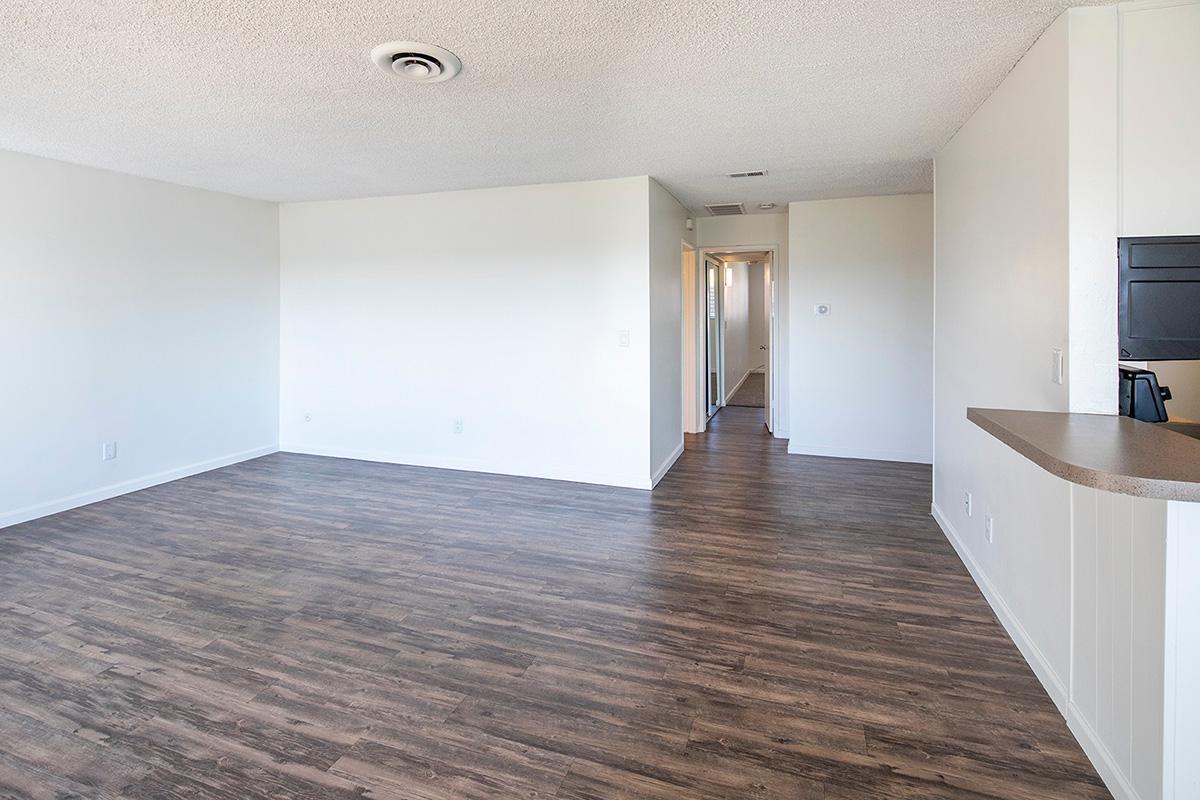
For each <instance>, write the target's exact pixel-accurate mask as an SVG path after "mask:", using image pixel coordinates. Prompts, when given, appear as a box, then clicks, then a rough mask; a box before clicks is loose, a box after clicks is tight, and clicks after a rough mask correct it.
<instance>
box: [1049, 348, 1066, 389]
mask: <svg viewBox="0 0 1200 800" xmlns="http://www.w3.org/2000/svg"><path fill="white" fill-rule="evenodd" d="M1065 372H1066V367H1065V366H1064V364H1063V351H1062V348H1061V347H1052V348H1050V382H1051V383H1056V384H1058V385H1059V386H1062V383H1063V376H1064V373H1065Z"/></svg>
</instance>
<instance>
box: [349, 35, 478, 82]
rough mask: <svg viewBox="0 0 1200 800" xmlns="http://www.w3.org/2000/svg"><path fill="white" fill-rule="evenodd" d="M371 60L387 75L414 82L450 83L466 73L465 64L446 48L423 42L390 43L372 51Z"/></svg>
mask: <svg viewBox="0 0 1200 800" xmlns="http://www.w3.org/2000/svg"><path fill="white" fill-rule="evenodd" d="M371 60H372V61H374V62H375V64H376V65H377V66H378V67H379V68H380V69H381V70H383V71H384V72H387V73H390V74H392V75H399V76H400V77H401V78H404V79H405V80H409V81H412V82H413V83H440V82H441V81H448V80H450V79H451V78H453V77H454V76H455V75H457V74H458V73H459V71H460V70H462V61H460V60H459V59H458V56H456V55H454V53H451V52H450V51H449V50H447V49H445V48H444V47H438V46H437V45H433V44H422V43H421V42H387V43H386V44H381V45H379V47H376V48H375V49H374V50H372V51H371Z"/></svg>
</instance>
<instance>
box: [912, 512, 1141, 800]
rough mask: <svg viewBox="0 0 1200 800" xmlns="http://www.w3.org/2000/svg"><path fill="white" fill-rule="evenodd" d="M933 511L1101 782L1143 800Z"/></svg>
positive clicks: (1120, 796)
mask: <svg viewBox="0 0 1200 800" xmlns="http://www.w3.org/2000/svg"><path fill="white" fill-rule="evenodd" d="M931 511H932V513H933V519H934V521H935V522H937V524H938V527H940V528H941V529H942V533H943V534H945V536H946V539H947V540H948V541H949V542H950V544H951V546H952V547H953V548H954V550H955V552H956V553H958V557H959V559H960V560H961V561H962V563H963V565H964V566H965V567H966V568H967V572H969V573H971V577H972V578H973V579H974V580H975V585H976V586H978V587H979V591H980V592H982V593H983V596H984V599H986V600H987V601H988V605H990V606H991V607H992V611H993V612H994V613H995V614H996V617H997V618H998V619H999V620H1000V624H1001V625H1003V626H1004V630H1005V631H1006V632H1007V633H1008V636H1009V638H1010V639H1012V641H1013V644H1015V645H1016V646H1017V649H1018V650H1020V651H1021V655H1022V657H1024V659H1025V662H1026V663H1027V664H1029V667H1030V669H1032V670H1033V674H1034V675H1036V676H1037V679H1038V681H1040V682H1041V684H1042V687H1043V688H1044V689H1045V690H1046V693H1047V694H1048V695H1050V699H1051V700H1052V701H1054V705H1055V706H1056V707H1057V708H1058V713H1060V714H1062V716H1063V719H1065V720H1066V722H1067V727H1068V728H1069V729H1070V730H1071V733H1072V735H1073V736H1074V737H1075V739H1076V741H1078V742H1079V746H1080V747H1081V748H1083V752H1084V754H1085V755H1086V756H1087V757H1088V760H1090V761H1091V762H1092V766H1093V767H1095V768H1096V772H1097V773H1098V774H1099V775H1100V779H1101V780H1102V781H1104V784H1105V786H1107V787H1108V790H1109V791H1110V792H1112V794H1113V797H1114V798H1116V800H1143V799H1142V798H1141V797H1139V796H1138V793H1137V792H1136V791H1134V789H1133V786H1132V785H1131V784H1130V783H1129V780H1128V779H1127V778H1126V777H1125V775H1124V774H1122V772H1121V770H1120V767H1118V766H1117V760H1116V759H1115V758H1114V757H1113V755H1112V753H1111V752H1109V750H1108V748H1107V747H1106V746H1105V745H1104V742H1103V741H1102V740H1101V739H1100V736H1099V735H1098V734H1097V733H1096V731H1095V730H1094V729H1093V728H1092V727H1091V725H1089V724H1088V722H1087V720H1086V719H1084V717H1083V715H1082V714H1081V713H1080V712H1079V710H1078V709H1077V708H1076V706H1075V704H1074V703H1073V702H1071V700H1070V693H1069V690H1068V688H1067V684H1066V682H1064V681H1063V679H1062V678H1060V677H1059V675H1058V673H1057V672H1055V671H1054V668H1053V667H1052V666H1050V662H1049V660H1048V659H1047V658H1046V656H1045V654H1044V653H1042V651H1041V649H1040V648H1039V647H1038V646H1037V644H1035V643H1034V641H1033V639H1032V638H1031V637H1030V636H1029V633H1028V632H1027V631H1026V630H1025V627H1024V626H1023V625H1022V624H1021V622H1020V620H1018V619H1017V617H1016V615H1015V614H1014V613H1013V611H1012V609H1011V608H1010V607H1009V605H1008V603H1006V602H1005V601H1004V598H1003V597H1001V596H1000V592H999V591H998V590H997V589H996V587H995V586H994V585H993V584H992V582H991V581H990V580H988V577H987V575H985V574H984V572H983V570H982V568H980V566H979V564H978V562H976V561H975V559H974V558H973V557H972V556H971V553H970V551H969V550H968V549H967V547H966V545H965V544H963V541H962V539H961V538H960V537H959V535H958V531H956V530H955V528H954V526H953V525H952V524H950V520H949V519H947V518H946V515H945V514H944V513H942V510H941V509H940V508H938V506H937V503H934V504H933V505H932V507H931Z"/></svg>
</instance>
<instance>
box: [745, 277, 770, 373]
mask: <svg viewBox="0 0 1200 800" xmlns="http://www.w3.org/2000/svg"><path fill="white" fill-rule="evenodd" d="M749 272H750V277H749V279H748V282H749V284H750V338H749V341H748V342H747V347H748V348H749V353H748V354H747V356H748V359H749V361H750V368H751V369H757V370H759V371H762V369H763V368H765V367H766V359H767V351H766V350H763V349H761V346H763V345H769V344H770V341H769V339H768V336H769V333H768V331H767V324H768V318H767V297H766V285H765V284H764V283H763V281H764V280H765V273H766V267H765V266H764V265H763V264H762V263H761V262H758V261H756V262H754V263H753V264H751V265H750V269H749Z"/></svg>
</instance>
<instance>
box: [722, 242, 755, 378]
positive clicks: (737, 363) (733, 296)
mask: <svg viewBox="0 0 1200 800" xmlns="http://www.w3.org/2000/svg"><path fill="white" fill-rule="evenodd" d="M722 272H723V273H724V274H726V275H728V276H729V277H727V278H726V279H725V280H724V283H723V285H724V291H725V393H726V401H728V399H729V397H732V396H733V393H734V392H735V391H736V390H737V389H738V387H739V386H740V385H741V383H742V381H743V380H745V378H746V376H747V375H748V374H749V373H750V371H751V370H752V369H754V366H755V365H754V364H752V363H751V361H750V356H749V352H750V339H751V333H750V265H749V264H748V263H746V262H745V261H726V262H725V266H724V268H723V270H722Z"/></svg>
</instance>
